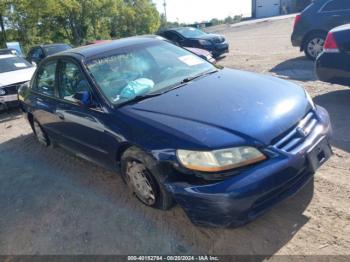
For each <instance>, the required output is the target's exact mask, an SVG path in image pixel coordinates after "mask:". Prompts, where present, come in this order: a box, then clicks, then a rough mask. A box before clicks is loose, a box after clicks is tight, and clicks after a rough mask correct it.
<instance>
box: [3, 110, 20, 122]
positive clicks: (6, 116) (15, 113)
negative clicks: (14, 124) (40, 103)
mask: <svg viewBox="0 0 350 262" xmlns="http://www.w3.org/2000/svg"><path fill="white" fill-rule="evenodd" d="M21 117H22V112H21V111H20V109H18V108H13V109H7V110H1V111H0V124H1V123H5V122H7V121H10V120H14V119H18V118H21Z"/></svg>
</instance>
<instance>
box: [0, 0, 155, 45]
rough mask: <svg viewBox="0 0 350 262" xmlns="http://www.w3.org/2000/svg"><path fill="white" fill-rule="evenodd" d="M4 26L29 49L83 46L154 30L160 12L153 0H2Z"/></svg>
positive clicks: (10, 37) (1, 9) (3, 31)
mask: <svg viewBox="0 0 350 262" xmlns="http://www.w3.org/2000/svg"><path fill="white" fill-rule="evenodd" d="M6 10H7V11H6ZM1 18H2V19H1ZM1 21H3V23H1ZM4 21H5V25H4ZM1 25H3V30H2V35H5V33H8V37H7V38H8V39H11V40H13V41H20V42H21V44H22V46H24V47H25V50H27V49H28V48H29V47H30V46H32V45H35V44H42V43H51V42H67V43H71V44H73V45H81V44H84V43H85V42H86V41H89V40H95V39H110V38H119V37H126V36H132V35H136V34H149V33H154V32H156V31H157V30H158V28H159V26H160V15H159V13H158V11H157V9H156V7H155V5H154V4H153V3H152V1H150V0H6V2H5V1H4V0H1V2H0V28H1ZM5 29H6V30H5ZM2 38H4V37H2Z"/></svg>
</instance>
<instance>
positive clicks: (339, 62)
mask: <svg viewBox="0 0 350 262" xmlns="http://www.w3.org/2000/svg"><path fill="white" fill-rule="evenodd" d="M349 61H350V54H349V53H322V54H321V55H320V56H319V57H318V58H317V61H316V74H317V76H318V78H319V79H320V80H321V81H324V82H329V83H334V84H341V85H350V63H349Z"/></svg>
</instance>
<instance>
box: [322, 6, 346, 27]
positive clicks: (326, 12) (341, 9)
mask: <svg viewBox="0 0 350 262" xmlns="http://www.w3.org/2000/svg"><path fill="white" fill-rule="evenodd" d="M320 14H321V19H322V20H323V21H324V23H325V26H326V28H325V29H326V30H327V31H330V30H331V29H333V28H335V27H337V26H340V25H344V24H347V23H350V1H349V0H331V1H328V2H327V3H326V4H325V5H324V6H323V7H322V8H321V10H320Z"/></svg>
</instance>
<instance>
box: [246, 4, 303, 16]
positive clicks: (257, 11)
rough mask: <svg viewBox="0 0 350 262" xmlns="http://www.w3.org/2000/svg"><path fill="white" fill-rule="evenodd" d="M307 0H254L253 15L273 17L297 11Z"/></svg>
mask: <svg viewBox="0 0 350 262" xmlns="http://www.w3.org/2000/svg"><path fill="white" fill-rule="evenodd" d="M307 2H310V1H307V0H252V9H253V10H252V16H253V17H254V18H263V17H271V16H277V15H283V14H289V13H295V12H298V11H300V10H298V9H299V8H300V7H301V6H303V7H304V6H306V5H307Z"/></svg>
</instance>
